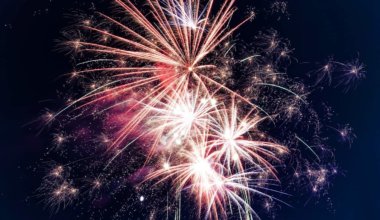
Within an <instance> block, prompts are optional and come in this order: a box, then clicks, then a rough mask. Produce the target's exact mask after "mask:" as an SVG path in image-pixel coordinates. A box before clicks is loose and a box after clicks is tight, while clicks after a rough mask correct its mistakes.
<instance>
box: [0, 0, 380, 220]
mask: <svg viewBox="0 0 380 220" xmlns="http://www.w3.org/2000/svg"><path fill="white" fill-rule="evenodd" d="M246 1H247V2H248V0H243V1H240V2H242V3H239V4H242V5H245V2H246ZM74 2H75V1H72V0H52V2H51V3H50V1H49V0H33V1H32V0H0V99H1V102H0V219H4V220H8V219H9V220H13V219H15V220H31V219H32V220H34V219H49V217H51V216H50V213H49V211H48V210H43V206H42V205H41V204H38V203H37V201H39V200H38V199H35V198H29V196H30V195H33V192H34V190H35V189H36V188H37V187H38V185H39V182H40V176H41V175H42V174H41V171H38V170H37V171H36V172H34V170H33V168H34V167H36V166H37V165H36V164H38V163H40V161H39V158H40V157H41V155H42V154H43V153H44V152H45V150H46V147H47V146H48V145H49V142H48V140H46V139H44V138H42V137H39V136H36V129H35V128H34V127H33V126H23V125H25V124H26V123H27V122H30V121H32V120H33V119H34V118H36V116H38V115H39V114H40V113H41V112H42V110H43V108H44V107H45V106H46V103H49V102H52V101H51V100H46V99H50V98H55V97H56V89H57V88H58V86H57V84H59V81H56V78H57V76H59V75H62V74H64V73H67V72H69V71H70V69H71V66H70V65H69V63H68V59H67V57H65V56H64V55H63V54H61V53H59V52H57V51H56V42H55V39H57V38H59V36H60V35H59V31H60V30H61V29H62V28H64V27H65V26H67V21H68V20H67V16H65V15H66V14H67V13H68V12H69V11H70V10H69V9H72V8H75V6H76V5H77V4H75V3H74ZM79 2H80V1H79ZM46 8H47V9H49V10H48V11H45V9H46ZM379 9H380V1H376V0H361V1H359V0H307V1H305V0H289V12H290V20H289V21H284V20H282V21H281V22H280V23H279V24H276V25H275V27H276V29H279V30H280V33H281V34H282V35H283V36H286V37H287V38H289V39H290V41H291V42H292V45H293V47H294V48H295V49H296V50H295V56H296V57H297V58H298V59H299V61H300V62H318V61H324V60H325V59H326V58H327V57H328V56H330V55H334V57H336V58H337V59H341V60H350V59H351V58H354V57H356V56H357V55H358V54H359V57H360V59H361V61H362V62H363V63H365V65H366V69H367V79H366V80H365V81H363V82H362V83H361V84H360V85H359V86H358V88H357V90H355V91H353V92H349V93H347V94H343V93H341V92H339V91H335V92H331V93H329V95H328V96H327V95H326V93H324V94H323V95H326V97H323V99H325V100H328V102H329V104H330V105H331V106H332V108H333V109H334V110H335V112H336V113H337V117H336V120H337V121H338V122H342V123H345V122H349V123H350V124H351V126H352V127H353V128H354V129H355V133H356V135H357V139H356V141H355V142H354V144H353V145H352V146H351V147H343V146H339V147H337V149H336V159H337V163H338V165H339V166H340V168H341V169H342V170H343V171H344V175H342V176H339V177H338V178H337V179H336V180H335V181H334V182H333V183H332V184H333V185H332V187H331V190H330V191H331V193H330V195H329V197H330V198H331V201H332V202H333V206H332V208H331V207H329V206H328V205H327V204H326V202H325V200H323V199H322V200H321V202H320V203H319V204H318V203H317V202H315V201H313V202H311V203H309V204H308V205H306V206H303V205H298V206H295V207H294V208H288V207H283V208H282V210H279V211H278V213H277V214H278V216H279V218H278V219H292V220H296V219H297V220H298V219H300V220H304V219H308V220H317V219H323V220H330V219H331V220H333V219H339V220H340V219H344V220H359V219H374V220H375V219H380V140H379V138H380V126H379V125H380V116H379V115H380V73H379V71H378V69H379V64H380V44H379V40H380V13H379ZM260 25H261V24H260ZM262 25H263V27H257V28H258V29H260V28H263V29H265V28H268V27H272V26H273V24H272V23H268V24H265V22H263V24H262ZM265 25H267V26H265ZM242 36H243V38H247V39H248V40H249V36H250V29H249V28H243V29H242ZM300 204H303V203H302V202H300ZM70 216H71V217H73V216H75V213H73V212H70V211H65V212H62V213H60V214H58V215H56V216H53V217H51V219H69V218H70ZM264 219H265V218H264Z"/></svg>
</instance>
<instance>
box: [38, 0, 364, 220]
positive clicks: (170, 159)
mask: <svg viewBox="0 0 380 220" xmlns="http://www.w3.org/2000/svg"><path fill="white" fill-rule="evenodd" d="M115 3H116V5H117V6H118V8H119V9H121V11H122V13H121V14H118V13H115V15H113V16H109V15H106V14H103V13H100V12H97V13H96V16H94V17H95V18H92V19H86V20H84V21H82V22H80V25H79V29H80V30H81V34H80V38H76V39H73V40H69V41H68V42H67V43H66V45H69V46H70V47H71V48H72V50H73V51H74V52H75V53H76V54H79V55H80V56H79V57H80V59H82V60H81V61H80V62H78V64H77V65H76V70H75V71H74V72H73V73H72V74H71V78H70V82H72V81H74V80H76V79H81V80H82V81H81V82H83V83H84V88H85V90H86V91H87V92H86V93H85V94H84V95H83V96H81V97H79V98H77V99H73V98H71V97H70V98H69V99H68V102H67V103H68V104H67V106H66V107H64V108H63V109H62V110H60V111H58V112H56V113H53V112H50V111H49V112H48V113H46V114H45V115H44V117H43V118H44V121H45V123H52V122H54V120H59V119H62V121H64V122H66V124H73V122H74V121H81V120H84V118H86V120H87V118H90V117H91V118H93V119H94V122H93V124H97V122H99V121H101V122H99V123H100V124H101V125H102V127H103V129H102V131H101V132H97V134H96V135H95V136H96V137H95V138H93V140H95V143H97V144H99V145H101V146H106V149H103V151H102V152H103V153H104V152H105V155H106V157H107V160H100V161H96V163H94V164H93V165H91V169H90V170H91V173H93V174H95V175H93V176H96V177H95V178H91V179H90V180H88V178H87V180H86V181H85V185H86V186H87V188H88V190H85V191H84V192H94V191H100V190H103V189H105V188H107V187H108V188H115V187H114V186H115V185H117V186H118V187H116V188H117V190H116V191H121V188H123V187H125V186H124V185H125V184H126V182H127V181H128V182H129V183H130V184H131V183H132V185H134V186H135V187H136V190H137V191H139V190H141V191H143V189H144V185H149V184H150V185H152V186H153V188H155V189H156V188H160V187H162V184H167V185H169V186H170V189H172V190H169V192H173V194H174V195H172V197H173V198H175V201H176V202H175V203H176V204H175V205H174V206H176V211H175V212H174V213H175V214H174V216H175V218H180V217H181V216H180V214H179V213H180V211H179V210H181V204H180V201H181V196H182V195H183V194H186V195H187V196H188V197H190V198H191V199H192V200H193V201H195V203H196V205H197V207H196V208H197V210H198V211H197V213H198V215H197V216H194V218H205V219H219V218H221V219H226V218H228V217H230V215H234V213H236V216H238V217H239V218H240V219H253V218H259V216H258V213H257V212H256V211H255V210H254V208H253V207H252V203H251V202H252V200H254V199H255V198H260V197H261V198H262V197H264V198H265V199H262V200H263V202H264V203H265V204H266V205H265V207H266V208H267V209H270V208H271V207H273V205H272V203H273V201H280V202H281V200H279V199H277V198H276V197H274V196H273V195H271V194H272V193H276V194H281V192H280V191H279V190H276V189H272V187H274V186H277V185H281V180H282V179H283V178H282V177H281V176H280V175H279V173H280V171H279V168H283V167H286V163H287V162H289V160H294V161H297V164H298V165H299V167H301V168H302V169H301V168H299V167H297V169H295V170H297V171H296V174H295V176H296V177H297V178H300V176H301V175H300V174H299V173H301V171H300V170H309V172H308V174H307V175H305V176H306V178H307V179H308V180H309V181H310V182H314V185H313V191H315V190H314V189H316V190H319V189H321V188H322V187H323V186H325V185H326V182H327V177H328V176H329V175H328V174H329V172H330V170H328V169H327V168H326V169H325V168H324V169H321V170H317V169H315V170H311V169H310V167H311V165H309V164H311V163H308V162H305V161H307V159H304V158H303V157H302V155H299V153H295V152H299V151H300V150H299V149H294V148H292V147H293V146H292V145H297V144H302V145H303V146H306V147H307V150H308V151H311V152H312V153H313V155H314V157H313V158H312V160H315V158H317V159H318V161H319V162H322V159H323V155H322V153H321V151H320V150H319V151H318V150H315V149H314V147H313V146H311V145H310V144H309V143H308V142H307V141H305V140H303V139H301V138H300V137H299V136H297V134H296V133H297V132H299V131H298V130H297V128H294V129H293V130H292V129H291V127H292V126H291V123H292V122H293V119H297V120H295V121H296V123H298V124H301V121H302V120H301V119H302V118H303V115H304V114H305V115H306V114H308V116H309V118H308V120H307V122H306V123H304V124H302V125H300V127H299V128H300V129H304V130H308V131H309V130H310V131H311V133H312V135H313V137H317V138H315V139H318V140H319V138H318V135H319V129H320V122H319V118H318V116H317V114H316V113H315V111H313V110H312V109H311V107H310V106H309V103H308V101H307V94H308V92H307V88H306V86H305V85H304V84H303V83H302V82H295V81H293V80H291V78H289V77H288V76H287V75H286V72H285V69H286V66H287V65H289V64H290V63H291V61H292V60H293V59H292V58H291V53H292V51H293V49H291V47H290V44H289V42H287V40H285V39H282V38H281V37H280V36H279V34H278V33H277V32H276V31H269V32H268V33H261V35H260V36H259V37H257V38H256V40H257V45H258V46H259V48H260V49H258V48H255V52H252V54H248V55H246V54H244V56H243V57H237V56H236V54H235V52H234V51H235V50H236V47H235V43H231V42H233V41H232V40H231V39H232V35H233V33H234V32H235V31H236V30H237V29H238V28H239V27H240V26H241V25H243V24H244V23H246V22H248V21H251V20H252V19H253V18H254V16H255V15H256V13H254V12H252V10H250V12H249V13H248V14H249V15H248V16H247V17H246V18H245V19H244V20H243V21H242V22H239V23H238V24H237V25H235V26H230V23H231V19H232V17H233V15H234V13H235V12H236V10H237V8H236V7H235V6H234V4H235V0H224V1H221V2H218V3H217V2H216V1H214V0H211V1H208V2H206V1H205V2H203V1H201V0H162V1H159V0H146V1H145V2H144V3H145V4H144V7H142V8H139V7H138V6H136V5H135V4H133V3H132V2H131V1H130V0H115ZM286 8H287V4H286V2H282V1H280V2H276V3H275V4H273V5H272V6H271V13H274V12H275V11H277V12H278V11H279V12H281V13H282V14H287V12H286ZM119 16H123V17H124V16H127V18H128V20H129V22H128V23H126V22H125V19H121V18H120V17H119ZM99 20H100V21H101V22H99V23H97V22H96V21H99ZM284 66H285V67H284ZM335 66H340V67H342V71H344V72H345V74H344V75H343V77H344V78H343V79H341V82H340V84H344V85H348V84H351V83H352V82H353V81H356V80H357V79H360V78H362V77H364V70H363V66H362V65H361V64H360V63H359V62H358V61H356V62H353V63H351V64H343V63H338V62H335V61H332V60H331V61H329V62H328V64H326V65H325V66H324V67H323V68H321V69H320V70H318V71H316V72H317V73H318V74H319V78H318V81H317V83H316V85H317V84H319V83H321V82H322V81H323V80H324V78H325V77H327V78H328V81H329V82H331V80H332V78H331V73H332V71H333V69H334V67H335ZM236 69H238V70H236ZM235 71H236V72H239V73H240V72H244V74H240V75H244V76H242V78H243V80H246V81H248V82H249V83H248V84H246V83H241V84H240V85H244V86H243V88H236V85H238V83H237V82H236V81H235V78H236V77H234V76H235V75H234V73H235ZM234 88H235V89H234ZM304 109H308V110H307V111H304ZM95 121H96V122H95ZM277 123H280V126H277ZM62 124H65V123H61V125H62ZM78 124H79V122H78ZM62 127H63V126H62ZM271 129H272V130H275V131H276V132H274V133H277V134H278V135H276V137H271V135H270V134H271V132H270V130H271ZM93 130H97V129H93ZM278 130H281V131H278ZM337 131H338V130H337ZM292 132H293V133H292ZM76 133H77V134H76V135H66V134H67V132H58V133H57V134H56V135H54V142H55V145H56V146H59V147H60V148H64V147H63V145H64V146H67V145H69V144H68V142H69V139H73V140H78V139H81V140H82V139H85V140H86V139H91V132H90V131H89V129H82V130H79V131H77V132H76ZM99 133H101V134H100V135H99ZM69 137H70V138H69ZM290 137H291V138H290ZM294 137H296V138H295V140H296V141H294ZM291 140H293V142H291ZM316 142H317V141H316ZM61 150H63V151H64V150H65V149H61ZM84 152H88V149H86V150H85V151H84ZM94 152H96V153H95V155H97V153H98V149H96V150H94ZM76 153H77V154H78V151H77V152H76ZM79 154H80V155H82V154H83V152H80V153H79ZM91 155H93V154H91ZM102 155H104V154H102ZM125 155H128V157H127V158H126V157H125ZM93 157H94V156H90V157H87V158H86V159H79V160H77V161H75V163H72V164H73V166H74V164H78V163H79V162H83V161H87V160H89V159H88V158H93ZM99 164H100V165H99ZM300 164H301V165H300ZM70 165H71V164H70ZM313 165H314V164H313ZM98 166H99V167H101V168H100V169H97V167H98ZM84 167H87V166H84ZM120 167H122V169H121V170H120V169H119V168H120ZM129 169H131V170H133V171H131V172H129ZM85 170H87V169H85ZM127 170H128V171H127ZM85 172H87V171H85ZM305 173H306V172H305ZM86 176H87V175H86ZM115 176H117V177H116V178H115ZM73 179H74V178H68V175H65V170H64V167H63V166H58V167H54V168H53V169H52V170H51V171H49V174H48V175H47V176H46V177H45V181H44V183H43V187H41V189H44V190H45V191H49V192H50V193H48V194H47V195H48V197H49V199H48V204H50V205H55V206H58V207H59V206H61V205H63V207H65V206H67V204H71V203H72V201H73V200H74V199H77V197H78V195H79V194H80V193H81V192H82V191H81V192H80V191H79V189H77V188H75V187H74V183H73ZM115 179H116V180H115ZM106 186H107V187H106ZM84 192H83V193H84ZM169 192H168V193H169ZM255 196H256V197H255ZM137 198H138V201H139V202H140V203H143V202H144V201H145V200H146V199H147V197H145V196H143V195H139V196H138V197H137ZM167 198H169V195H167ZM167 200H168V199H167ZM172 206H173V205H170V204H169V202H167V207H166V210H167V213H166V218H167V219H169V216H170V215H171V214H172V213H171V214H169V210H171V208H173V207H172ZM155 215H156V209H153V211H152V212H151V213H150V218H154V216H155Z"/></svg>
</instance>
